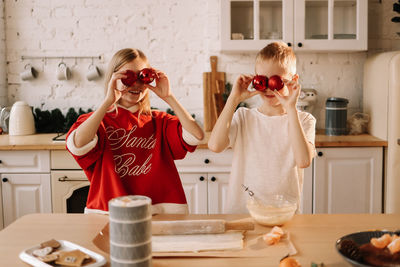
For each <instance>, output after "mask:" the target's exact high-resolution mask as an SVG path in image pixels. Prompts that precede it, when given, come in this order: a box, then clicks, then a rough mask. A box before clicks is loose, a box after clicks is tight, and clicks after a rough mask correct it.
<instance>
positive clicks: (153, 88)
mask: <svg viewBox="0 0 400 267" xmlns="http://www.w3.org/2000/svg"><path fill="white" fill-rule="evenodd" d="M144 87H146V88H148V89H150V90H152V91H154V90H155V89H156V87H155V86H152V85H150V84H144Z"/></svg>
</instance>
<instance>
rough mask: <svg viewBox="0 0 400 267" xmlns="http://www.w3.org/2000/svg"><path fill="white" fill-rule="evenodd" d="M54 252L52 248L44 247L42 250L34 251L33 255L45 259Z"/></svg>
mask: <svg viewBox="0 0 400 267" xmlns="http://www.w3.org/2000/svg"><path fill="white" fill-rule="evenodd" d="M52 251H53V248H52V247H44V248H40V249H35V250H34V251H32V254H33V255H34V256H36V257H44V256H46V255H47V254H50V253H51V252H52Z"/></svg>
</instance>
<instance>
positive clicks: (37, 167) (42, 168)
mask: <svg viewBox="0 0 400 267" xmlns="http://www.w3.org/2000/svg"><path fill="white" fill-rule="evenodd" d="M0 161H1V163H0V173H24V172H50V153H49V151H48V150H15V151H0Z"/></svg>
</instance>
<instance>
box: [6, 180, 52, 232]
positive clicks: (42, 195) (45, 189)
mask: <svg viewBox="0 0 400 267" xmlns="http://www.w3.org/2000/svg"><path fill="white" fill-rule="evenodd" d="M1 180H2V195H3V215H4V227H6V226H7V225H9V224H10V223H12V222H13V221H15V220H16V219H18V218H19V217H21V216H24V215H26V214H30V213H51V191H50V174H17V173H3V174H1Z"/></svg>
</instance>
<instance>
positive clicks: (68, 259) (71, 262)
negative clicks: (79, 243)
mask: <svg viewBox="0 0 400 267" xmlns="http://www.w3.org/2000/svg"><path fill="white" fill-rule="evenodd" d="M86 256H87V255H86V253H83V252H82V251H80V250H79V249H75V250H71V251H65V252H64V251H63V252H61V253H60V256H59V258H58V259H57V260H56V264H60V265H64V266H76V267H78V266H81V265H82V262H83V261H84V260H85V258H86Z"/></svg>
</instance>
